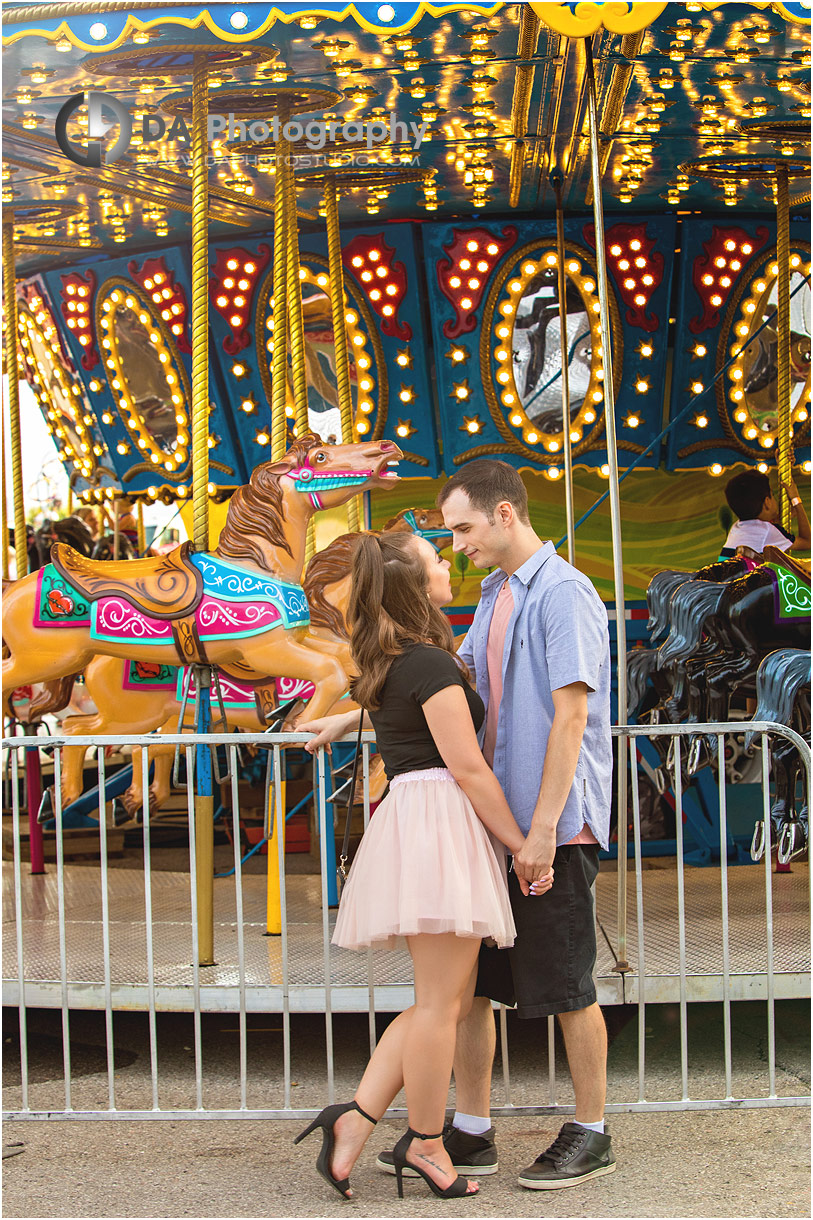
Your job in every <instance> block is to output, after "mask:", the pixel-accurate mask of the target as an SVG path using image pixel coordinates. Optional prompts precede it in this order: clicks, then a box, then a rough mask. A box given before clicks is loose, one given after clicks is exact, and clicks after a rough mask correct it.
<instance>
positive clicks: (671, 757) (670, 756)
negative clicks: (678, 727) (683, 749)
mask: <svg viewBox="0 0 813 1220" xmlns="http://www.w3.org/2000/svg"><path fill="white" fill-rule="evenodd" d="M666 766H667V767H668V768H669V770H670V771H672V770H674V766H675V738H674V737H673V738H672V740H671V741H670V742H669V749H668V750H667V751H666Z"/></svg>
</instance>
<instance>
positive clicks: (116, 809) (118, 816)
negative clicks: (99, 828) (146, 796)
mask: <svg viewBox="0 0 813 1220" xmlns="http://www.w3.org/2000/svg"><path fill="white" fill-rule="evenodd" d="M130 820H131V819H130V814H129V813H128V812H127V809H126V808H125V806H124V803H123V802H122V801H120V800H119V799H118V798H116V799H115V800H114V801H113V825H114V826H115V827H116V829H118V827H119V826H123V825H124V823H125V822H129V821H130Z"/></svg>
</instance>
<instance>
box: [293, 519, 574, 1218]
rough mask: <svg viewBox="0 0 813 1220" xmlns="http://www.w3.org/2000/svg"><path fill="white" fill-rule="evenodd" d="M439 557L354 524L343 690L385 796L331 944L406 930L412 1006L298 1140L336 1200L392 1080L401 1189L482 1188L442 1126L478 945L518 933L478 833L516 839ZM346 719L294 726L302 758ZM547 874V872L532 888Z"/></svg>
mask: <svg viewBox="0 0 813 1220" xmlns="http://www.w3.org/2000/svg"><path fill="white" fill-rule="evenodd" d="M449 567H450V565H449V563H448V561H446V560H443V559H441V557H440V555H439V554H438V553H437V551H436V550H435V548H434V547H433V546H432V545H431V543H429V542H427V541H426V540H425V539H423V538H419V537H417V536H415V535H407V534H365V535H364V536H363V537H362V538H361V540H360V542H359V545H358V549H357V551H356V554H355V556H354V559H353V569H352V576H353V589H352V594H351V600H350V607H349V611H348V620H349V626H350V630H351V647H352V655H353V661H354V663H355V665H356V667H357V669H358V672H359V675H360V676H359V677H358V678H356V679H355V680H354V681H353V683H352V694H353V698H354V699H355V700H356V702H357V703H359V704H360V705H361V707H363V708H364V709H366V710H365V712H364V721H365V725H367V726H368V727H371V728H372V729H374V731H375V733H376V740H377V744H378V748H379V750H380V752H381V756H382V758H383V761H384V766H385V769H386V772H387V778H388V779H389V781H390V793H389V795H388V796H387V797H386V799H385V800H384V801H383V802H382V804H381V805H380V806H379V808H378V809H377V810H376V813H375V817H374V818H373V819H372V821H371V823H370V826H369V829H368V830H367V832H366V833H365V835H364V838H363V839H362V841H361V846H360V847H359V850H358V853H357V855H356V859H355V861H354V863H353V867H352V869H351V870H350V877H349V879H348V882H347V885H346V887H345V890H344V893H343V895H342V900H341V905H340V908H339V915H338V919H337V921H336V928H335V932H334V935H333V942H334V943H335V944H337V945H341V946H342V947H344V948H349V949H366V948H368V947H369V946H378V947H394V945H395V943H396V938H398V937H405V938H406V943H407V947H408V949H409V953H410V956H411V958H412V964H413V968H414V973H415V1003H414V1004H413V1006H412V1007H411V1008H408V1009H407V1010H406V1012H403V1013H401V1014H400V1015H399V1016H397V1017H396V1018H395V1020H394V1021H393V1022H392V1023H391V1024H390V1025H389V1026H388V1028H387V1030H386V1032H385V1033H384V1035H383V1037H382V1038H381V1040H380V1042H379V1043H378V1045H377V1047H376V1050H375V1053H374V1054H373V1057H372V1059H371V1060H370V1062H369V1064H368V1065H367V1070H366V1071H365V1073H364V1076H363V1078H362V1081H361V1083H360V1085H359V1087H358V1089H357V1091H356V1095H355V1098H354V1100H353V1101H352V1102H349V1103H348V1104H346V1105H333V1106H328V1107H327V1108H326V1109H325V1110H323V1111H322V1113H321V1114H320V1115H319V1116H318V1117H317V1118H316V1119H315V1120H314V1122H313V1123H311V1124H310V1126H309V1127H307V1128H306V1129H305V1131H303V1132H302V1133H301V1134H300V1135H299V1136H298V1137H297V1139H296V1141H295V1142H296V1143H298V1142H299V1141H300V1140H301V1139H304V1137H305V1136H306V1135H308V1134H310V1132H311V1131H313V1130H315V1129H316V1128H317V1127H320V1128H321V1129H322V1132H323V1142H322V1150H321V1152H320V1155H319V1158H318V1160H317V1163H316V1165H317V1169H318V1170H319V1172H320V1173H321V1174H322V1176H323V1177H324V1178H325V1180H326V1181H328V1182H330V1184H331V1185H332V1186H334V1187H335V1188H336V1189H337V1190H338V1191H339V1192H340V1193H341V1194H342V1195H344V1196H345V1197H346V1198H350V1197H352V1191H351V1190H350V1183H349V1181H348V1175H349V1173H350V1170H351V1169H352V1167H353V1165H354V1164H355V1162H356V1160H357V1158H358V1156H359V1153H360V1152H361V1150H362V1148H363V1146H364V1144H365V1142H366V1140H367V1137H368V1136H369V1134H370V1132H371V1130H372V1127H373V1126H374V1125H375V1123H376V1122H377V1121H378V1119H379V1118H380V1117H381V1115H382V1114H384V1112H385V1111H386V1110H387V1108H388V1107H389V1106H390V1104H391V1103H392V1100H393V1098H394V1097H395V1095H396V1094H397V1092H398V1091H399V1089H400V1088H401V1087H402V1086H403V1087H404V1089H405V1092H406V1097H407V1109H408V1113H409V1129H408V1130H407V1132H406V1134H405V1135H404V1136H403V1138H402V1139H401V1140H400V1141H399V1143H398V1144H397V1146H396V1148H395V1150H394V1154H393V1155H394V1160H395V1169H396V1177H397V1182H398V1194H399V1196H402V1195H403V1184H402V1173H403V1169H404V1167H405V1166H406V1165H409V1166H410V1168H411V1169H413V1170H415V1171H416V1172H417V1173H418V1174H419V1175H420V1176H421V1177H422V1178H423V1179H424V1180H425V1181H426V1183H427V1184H428V1186H429V1187H430V1189H431V1190H432V1191H433V1192H434V1193H435V1194H436V1195H439V1196H440V1197H441V1198H459V1197H461V1196H463V1195H469V1194H475V1193H476V1192H477V1189H478V1187H477V1183H476V1182H470V1181H466V1179H465V1178H463V1177H459V1176H457V1175H456V1174H455V1171H454V1169H453V1168H452V1163H451V1159H450V1157H449V1155H448V1153H447V1152H446V1150H445V1149H444V1147H443V1142H442V1139H441V1134H440V1133H441V1128H442V1127H443V1120H444V1115H445V1111H446V1100H447V1095H448V1091H449V1082H450V1079H451V1072H452V1061H453V1058H454V1048H455V1038H456V1027H457V1023H458V1022H459V1021H460V1020H462V1019H463V1017H465V1015H466V1013H467V1012H468V1009H469V1007H470V1005H471V1001H472V997H473V994H474V983H475V979H476V973H477V956H478V952H479V949H480V941H481V939H482V938H483V937H485V936H490V937H492V938H493V939H494V940H495V941H496V943H497V944H498V945H499V946H501V947H505V946H509V945H511V944H513V941H514V935H515V928H514V921H513V917H512V914H511V908H510V903H509V900H508V891H507V885H506V878H505V869H504V862H503V860H502V859H498V857H497V853H496V851H495V848H494V845H493V843H492V841H491V839H490V837H489V832H491V834H493V835H494V836H495V837H496V838H497V839H499V840H500V841H501V843H502V844H504V845H505V847H507V848H508V850H509V851H511V852H516V851H518V850H519V848H520V847H521V846H522V844H523V842H524V836H523V834H522V832H521V831H520V829H519V827H518V826H517V824H516V822H515V821H514V818H513V815H512V814H511V811H510V809H509V808H508V805H507V803H506V800H505V796H504V795H503V792H502V789H501V788H500V785H499V783H498V782H497V780H496V778H495V776H494V774H493V772H492V771H491V770H490V768H489V767H488V766H487V764H486V762H485V759H484V758H483V756H482V754H481V752H480V748H479V746H478V744H477V736H476V731H477V729H479V727H480V725H481V724H482V722H483V719H484V715H485V712H484V708H483V704H482V701H481V700H480V698H479V696H478V695H477V694H476V693H475V692H474V691H473V690H472V689H471V688H470V687H469V686H468V684H467V682H466V681H465V678H466V677H467V676H468V675H467V673H466V671H465V670H464V669H463V667H462V666H461V665H460V664H458V662H457V660H456V658H455V656H454V643H453V638H452V630H451V627H450V625H449V621H448V619H447V618H446V617H445V615H443V614H442V613H441V610H440V607H441V606H444V605H448V603H449V602H450V601H451V600H452V592H451V585H450V581H449ZM357 725H358V713H357V712H348V713H345V714H342V715H339V716H330V717H326V718H324V719H322V720H314V721H310V722H308V723H306V724H301V725H300V726H299V728H301V729H305V730H308V729H310V730H312V731H313V732H314V733H316V734H317V735H316V736H315V737H314V738H313V740H312V741H310V742H309V743H308V746H307V748H308V749H309V750H310V751H311V752H313V751H314V750H315V749H316V748H317V747H318V746H320V745H323V744H325V743H326V742H329V741H333V740H335V739H336V738H337V737H341V736H344V735H345V734H346V733H348V732H350V731H351V730H352V729H353V728H355V727H356V726H357ZM522 884H523V889H524V892H528V890H527V886H525V884H524V883H522ZM551 884H552V877H547V878H544V879H543V881H542V882H540V883H539V884H538V885H537V886H536V887H535V889H534V892H535V893H543V892H544V891H545V890H547V889H549V888H550V886H551Z"/></svg>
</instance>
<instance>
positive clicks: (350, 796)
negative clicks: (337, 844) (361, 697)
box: [338, 708, 364, 881]
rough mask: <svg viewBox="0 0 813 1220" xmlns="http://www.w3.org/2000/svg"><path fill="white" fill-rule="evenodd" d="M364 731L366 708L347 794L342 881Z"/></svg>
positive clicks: (341, 863) (343, 879) (362, 713)
mask: <svg viewBox="0 0 813 1220" xmlns="http://www.w3.org/2000/svg"><path fill="white" fill-rule="evenodd" d="M363 731H364V708H362V709H361V714H360V715H359V731H358V736H357V737H356V755H355V758H354V759H353V775H352V778H351V780H350V789H349V791H348V794H347V821H346V822H345V824H344V840H343V841H342V852H341V855H340V857H339V870H338V871H339V875H340V876H341V879H342V881H346V880H347V852H348V850H349V848H350V821H351V819H352V817H353V797H354V796H355V793H356V779H357V777H358V773H359V760H360V758H361V734H362V733H363Z"/></svg>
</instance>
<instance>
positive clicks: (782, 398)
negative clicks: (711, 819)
mask: <svg viewBox="0 0 813 1220" xmlns="http://www.w3.org/2000/svg"><path fill="white" fill-rule="evenodd" d="M776 188H777V189H776V266H777V279H776V314H777V317H776V334H777V350H776V361H777V381H776V396H777V432H778V434H779V435H778V437H777V442H778V443H777V450H776V465H777V468H778V470H779V478H780V480H781V481H782V483H790V481H791V479H792V478H793V424H792V422H791V413H790V198H789V193H788V171H787V168H786V167H785V166H782V165H778V166H777V184H776ZM777 498H778V500H779V503H780V504H781V506H782V508H781V514H782V526H783V528H784V529H786V530H788V529H790V524H791V518H792V513H791V507H790V496H789V495H788V493H787V492H786V491H785V489H784V487H781V486H780V488H779V493H778V497H777Z"/></svg>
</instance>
